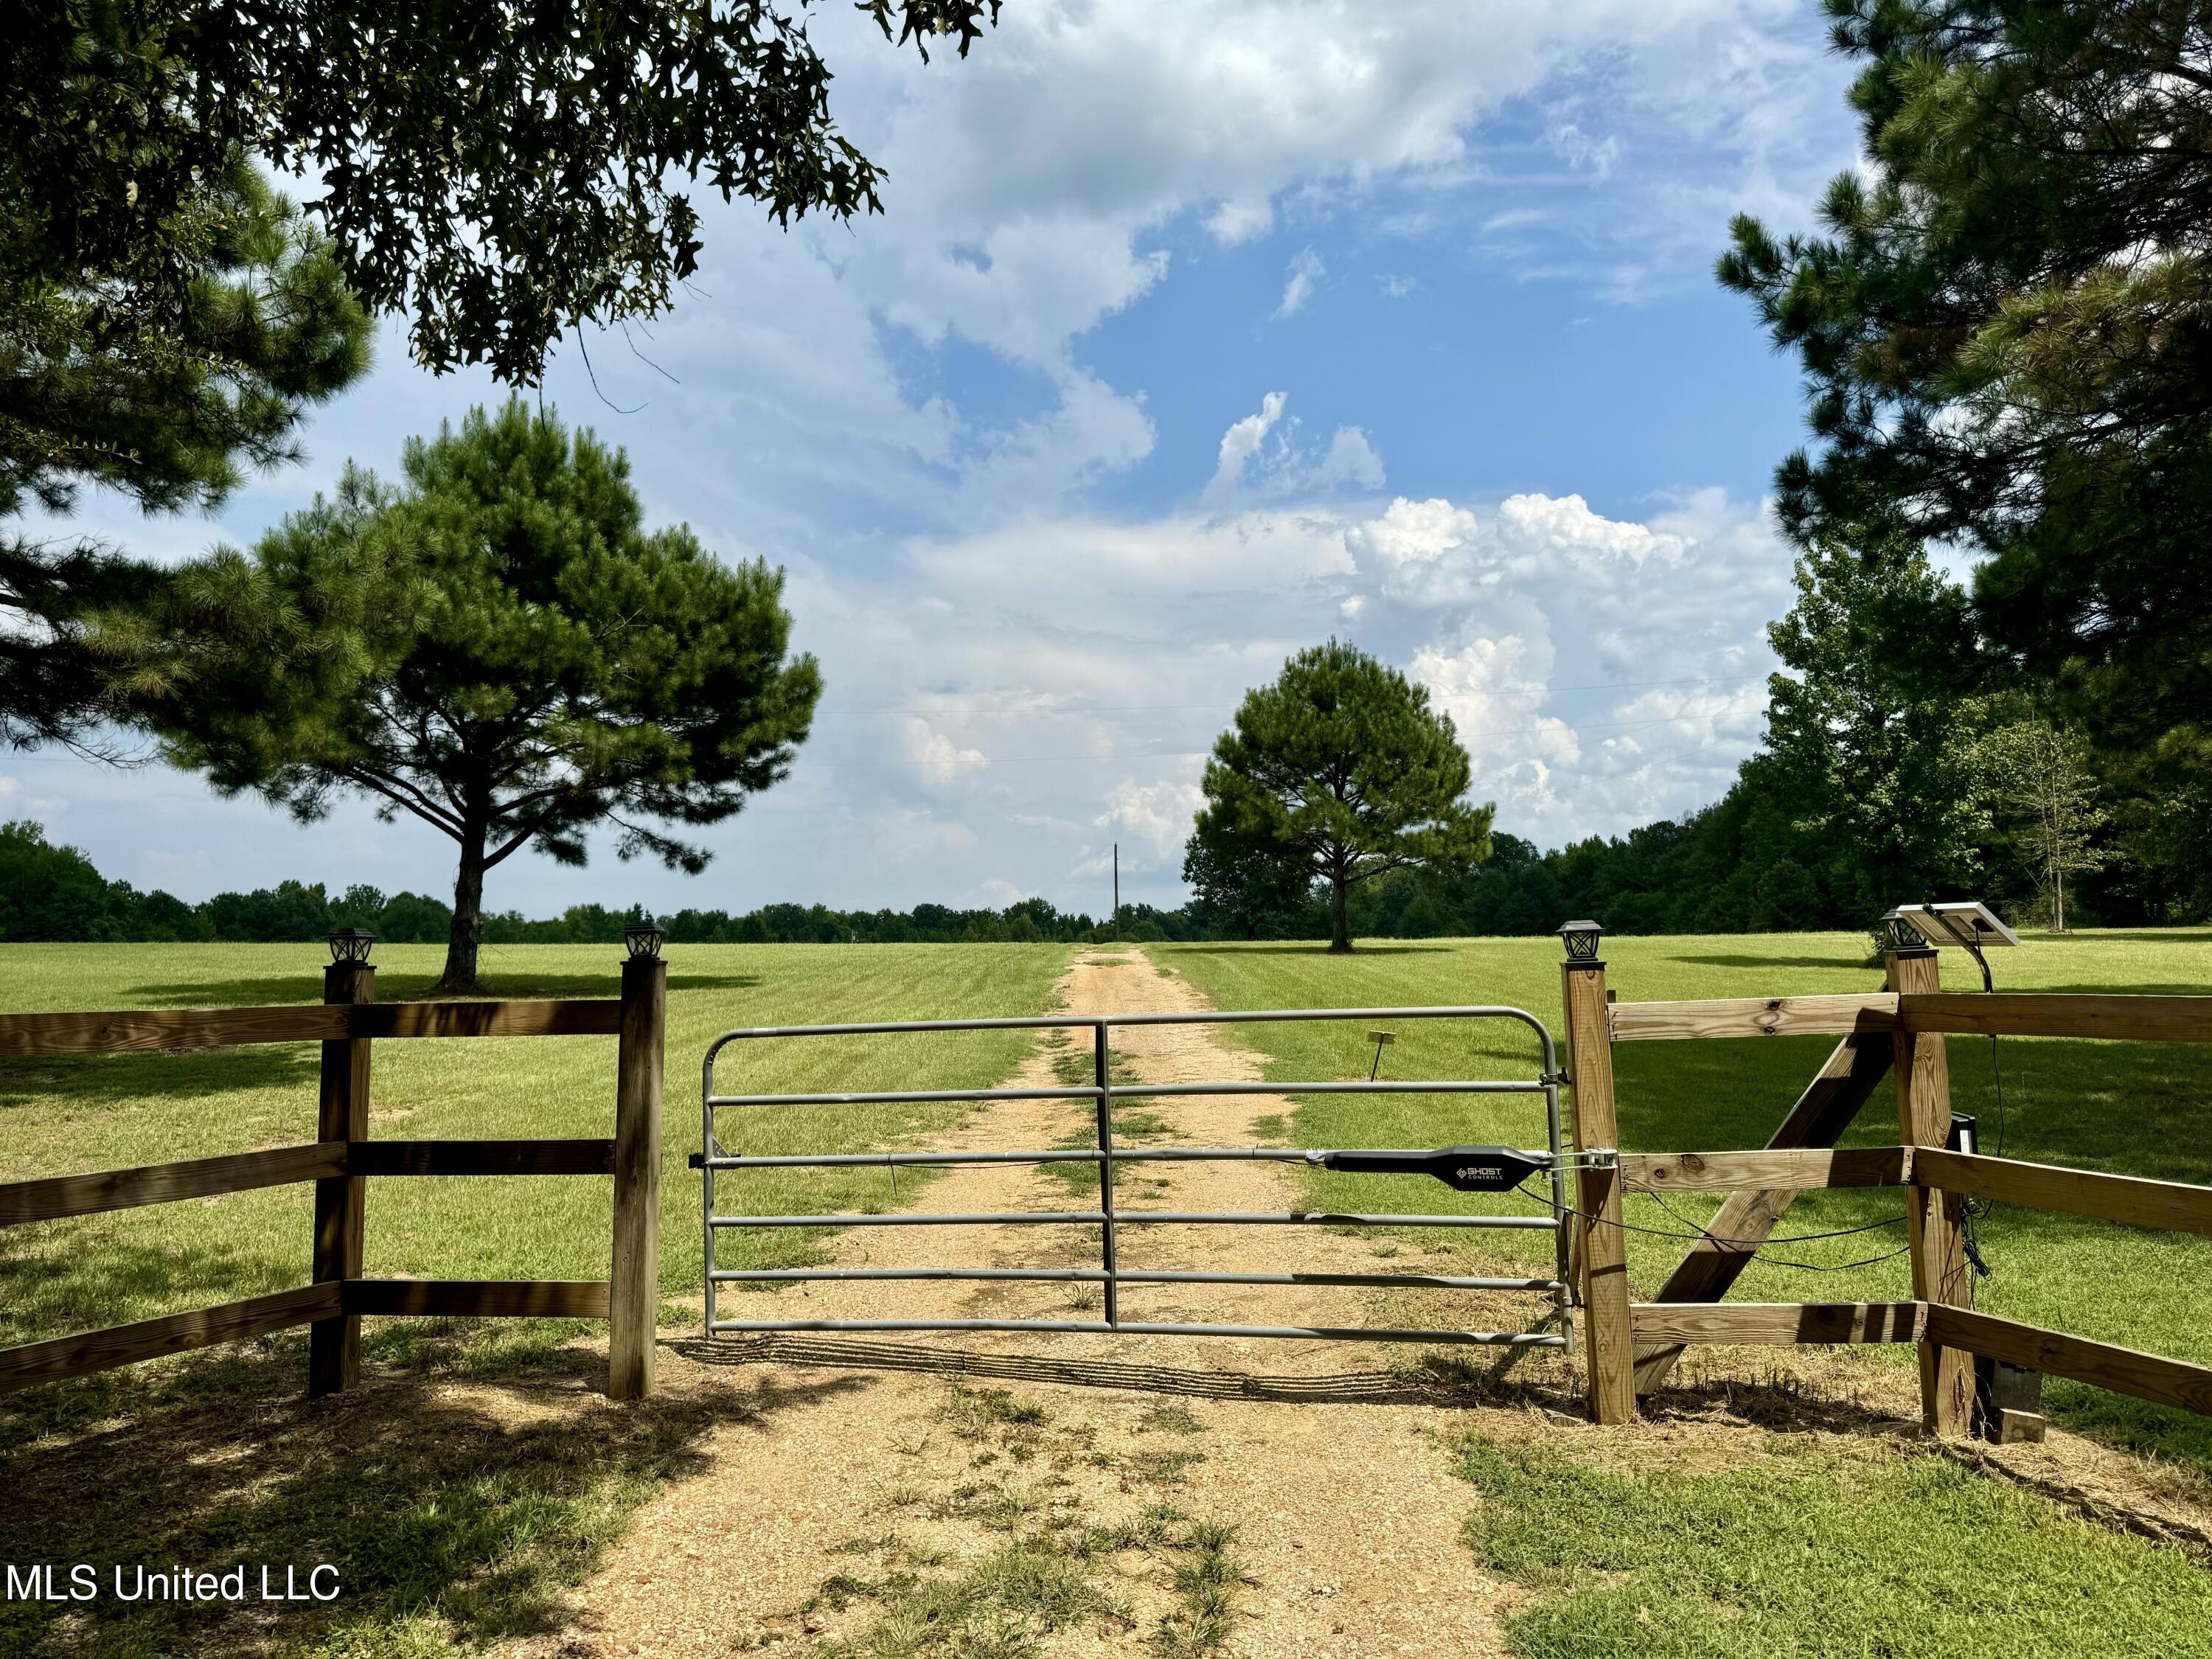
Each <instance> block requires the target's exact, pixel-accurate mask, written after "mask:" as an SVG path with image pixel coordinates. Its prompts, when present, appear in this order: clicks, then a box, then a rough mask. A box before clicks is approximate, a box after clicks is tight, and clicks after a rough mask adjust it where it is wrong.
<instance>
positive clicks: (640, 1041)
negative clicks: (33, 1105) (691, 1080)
mask: <svg viewBox="0 0 2212 1659" xmlns="http://www.w3.org/2000/svg"><path fill="white" fill-rule="evenodd" d="M375 975H376V970H375V969H374V968H373V967H371V966H369V965H368V963H366V962H339V963H333V964H332V965H331V967H330V968H329V969H326V970H325V975H324V984H323V995H324V1000H323V1001H322V1002H320V1003H310V1004H306V1005H302V1006H290V1007H276V1008H177V1009H147V1010H137V1011H133V1012H120V1013H88V1014H0V1057H32V1056H38V1057H43V1056H48V1055H65V1054H114V1053H134V1052H135V1053H143V1052H149V1051H159V1052H164V1053H182V1052H188V1051H191V1050H197V1049H210V1048H229V1047H233V1046H235V1045H238V1044H242V1043H255V1042H317V1043H320V1044H321V1045H322V1067H321V1073H320V1085H319V1138H318V1139H315V1140H313V1141H309V1142H306V1143H304V1144H302V1145H299V1146H272V1147H267V1148H264V1149H262V1150H260V1151H257V1152H234V1153H229V1154H228V1155H225V1156H223V1157H220V1158H189V1159H185V1160H182V1161H179V1162H177V1163H173V1164H150V1165H147V1166H145V1167H143V1168H140V1169H134V1170H106V1171H103V1172H100V1173H98V1174H93V1175H74V1176H46V1177H44V1178H42V1179H39V1180H32V1181H11V1182H0V1227H9V1226H18V1225H23V1224H25V1223H28V1222H34V1221H54V1220H60V1219H63V1218H67V1217H71V1216H83V1215H94V1214H98V1213H100V1212H104V1211H108V1210H121V1209H129V1208H132V1207H134V1206H139V1205H143V1204H164V1203H173V1202H175V1201H177V1200H182V1199H191V1198H206V1197H212V1196H214V1195H215V1194H220V1193H235V1192H246V1191H250V1190H252V1189H253V1188H262V1187H275V1186H284V1185H289V1184H293V1183H297V1182H313V1183H314V1187H315V1223H314V1226H315V1231H314V1251H313V1262H314V1265H313V1269H312V1272H313V1279H314V1282H313V1284H310V1285H302V1286H301V1287H300V1288H298V1289H296V1290H290V1291H277V1292H276V1293H275V1294H274V1295H270V1296H257V1297H247V1298H246V1299H245V1300H243V1301H240V1302H231V1303H226V1304H222V1306H220V1307H214V1308H200V1309H195V1310H191V1311H190V1312H187V1313H176V1314H165V1315H162V1316H161V1317H159V1318H156V1319H142V1320H137V1321H135V1322H131V1323H130V1324H125V1325H116V1326H112V1327H109V1328H106V1329H105V1330H97V1331H87V1332H82V1333H79V1334H76V1335H71V1336H61V1337H55V1338H52V1339H51V1340H46V1341H43V1342H30V1343H25V1344H22V1345H21V1346H15V1347H11V1348H0V1393H7V1392H9V1391H11V1390H13V1389H21V1388H27V1387H29V1386H31V1385H32V1384H34V1383H49V1382H55V1381H58V1380H60V1379H63V1378H65V1377H71V1376H85V1375H87V1374H88V1373H90V1372H94V1371H101V1370H109V1369H111V1368H112V1367H114V1366H117V1365H127V1364H133V1363H135V1362H137V1361H138V1360H142V1359H150V1358H155V1357H156V1356H158V1355H161V1354H170V1353H181V1352H185V1351H187V1350H190V1349H193V1348H203V1347H207V1346H210V1345H212V1344H216V1343H220V1342H240V1341H246V1340H250V1339H252V1338H254V1337H258V1336H264V1335H267V1334H270V1332H273V1331H281V1330H287V1329H291V1328H295V1327H298V1326H302V1325H304V1326H307V1327H308V1328H309V1329H310V1342H309V1355H308V1392H309V1393H310V1394H311V1395H324V1394H331V1393H335V1392H337V1391H339V1390H342V1389H347V1388H350V1387H351V1386H353V1384H354V1383H356V1381H358V1379H359V1375H360V1363H361V1362H360V1323H361V1320H362V1316H380V1315H392V1314H438V1315H447V1316H475V1317H487V1316H489V1317H546V1316H558V1317H563V1318H575V1319H604V1320H606V1321H608V1322H609V1326H610V1332H609V1350H610V1355H611V1358H610V1364H609V1375H608V1393H609V1394H610V1395H611V1396H612V1397H614V1398H616V1399H618V1400H627V1399H634V1398H636V1397H638V1396H640V1395H646V1394H649V1393H651V1392H652V1391H653V1327H654V1324H655V1322H656V1315H657V1314H658V1312H659V1243H658V1241H659V1225H658V1224H659V1169H660V1110H661V1070H662V1048H663V1044H664V1042H665V1027H666V1006H667V1004H666V986H667V969H666V964H665V963H664V962H662V961H661V959H660V958H659V957H658V956H657V955H650V954H648V955H641V956H633V957H630V958H629V959H628V960H627V961H625V962H624V963H623V977H622V992H623V994H622V995H621V996H620V997H619V998H607V999H593V1000H574V1001H558V1002H551V1001H512V1002H406V1003H378V1002H377V1001H375V1000H374V991H375ZM479 1036H518V1037H526V1036H612V1037H616V1038H617V1039H618V1052H617V1058H616V1073H617V1086H616V1098H615V1102H614V1106H615V1111H614V1128H615V1133H613V1134H612V1135H611V1136H606V1137H603V1138H594V1139H568V1140H547V1139H528V1140H374V1139H370V1138H369V1134H368V1124H369V1111H368V1106H369V1090H370V1079H371V1060H372V1055H373V1051H374V1044H375V1042H378V1041H380V1040H382V1039H385V1038H390V1037H479ZM552 1175H589V1176H613V1177H614V1181H615V1208H614V1230H613V1236H612V1238H611V1249H610V1253H609V1269H610V1271H609V1276H608V1278H607V1279H604V1280H586V1281H580V1280H559V1281H535V1280H497V1279H369V1278H367V1277H365V1276H364V1275H363V1273H362V1256H363V1254H364V1250H363V1246H364V1236H363V1235H364V1223H365V1205H364V1202H363V1200H364V1196H365V1182H367V1181H368V1180H369V1179H372V1178H376V1179H381V1178H385V1177H387V1176H552Z"/></svg>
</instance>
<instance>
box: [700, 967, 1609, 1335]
mask: <svg viewBox="0 0 2212 1659" xmlns="http://www.w3.org/2000/svg"><path fill="white" fill-rule="evenodd" d="M1440 1019H1449V1020H1509V1021H1518V1022H1520V1023H1521V1024H1524V1025H1526V1026H1527V1027H1528V1029H1529V1030H1531V1031H1532V1032H1534V1034H1535V1036H1536V1040H1537V1042H1538V1044H1539V1046H1540V1048H1541V1067H1540V1069H1539V1070H1538V1071H1537V1073H1536V1074H1535V1075H1534V1076H1532V1077H1529V1078H1527V1079H1514V1080H1510V1081H1502V1082H1500V1081H1474V1080H1449V1081H1428V1082H1417V1081H1399V1080H1391V1079H1370V1080H1366V1081H1353V1082H1330V1083H1126V1084H1117V1083H1114V1082H1112V1081H1111V1078H1112V1074H1113V1052H1112V1046H1111V1033H1112V1032H1113V1030H1115V1028H1116V1027H1126V1026H1139V1025H1235V1024H1257V1023H1260V1022H1263V1021H1281V1020H1368V1021H1375V1020H1390V1021H1402V1020H1440ZM1056 1029H1072V1030H1089V1031H1090V1032H1091V1082H1090V1083H1088V1084H1085V1085H1077V1086H1074V1087H1068V1088H1014V1089H928V1090H885V1091H865V1092H860V1093H854V1094H804V1093H782V1094H717V1093H715V1092H714V1062H715V1060H716V1058H717V1057H718V1056H719V1055H720V1054H721V1052H722V1050H723V1049H724V1048H727V1047H729V1046H730V1045H731V1044H732V1043H753V1042H762V1041H764V1040H768V1039H772V1038H783V1037H790V1038H805V1037H840V1036H884V1035H902V1034H907V1033H918V1032H925V1031H984V1030H1056ZM1378 1052H1379V1051H1378ZM701 1076H702V1085H701V1108H700V1144H701V1150H700V1152H698V1153H696V1154H695V1155H694V1156H693V1158H692V1159H691V1162H692V1164H693V1167H695V1168H696V1169H698V1170H700V1171H701V1180H702V1187H703V1194H702V1196H703V1200H704V1202H703V1212H704V1218H705V1226H704V1236H705V1238H704V1242H705V1251H706V1285H707V1333H708V1335H709V1336H710V1337H711V1336H713V1335H715V1334H722V1333H736V1332H763V1331H965V1330H983V1331H1083V1332H1096V1333H1101V1334H1109V1333H1128V1334H1139V1335H1172V1336H1254V1337H1261V1336H1265V1337H1303V1338H1322V1339H1335V1340H1346V1341H1366V1342H1435V1343H1480V1344H1487V1345H1492V1346H1504V1347H1532V1348H1534V1347H1553V1348H1571V1346H1572V1334H1571V1333H1572V1324H1571V1320H1570V1318H1569V1316H1568V1315H1569V1306H1570V1301H1571V1297H1570V1295H1569V1291H1568V1285H1569V1280H1570V1273H1569V1270H1568V1260H1567V1230H1566V1227H1565V1220H1566V1217H1567V1215H1568V1214H1569V1213H1570V1212H1569V1210H1568V1207H1567V1205H1566V1199H1565V1185H1564V1171H1565V1169H1566V1168H1567V1167H1569V1165H1570V1164H1571V1162H1572V1160H1571V1158H1570V1157H1568V1156H1567V1155H1566V1154H1565V1152H1564V1150H1563V1147H1562V1144H1561V1140H1560V1131H1559V1085H1560V1083H1561V1082H1562V1081H1563V1080H1564V1079H1563V1078H1562V1076H1561V1074H1560V1072H1559V1062H1558V1056H1557V1053H1556V1051H1555V1048H1554V1047H1553V1041H1552V1034H1551V1032H1550V1031H1549V1030H1547V1028H1546V1027H1545V1025H1544V1024H1543V1023H1542V1022H1541V1020H1539V1019H1537V1018H1535V1016H1534V1015H1533V1014H1530V1013H1528V1012H1526V1011H1525V1010H1522V1009H1519V1008H1510V1007H1445V1008H1437V1007H1426V1008H1301V1009H1270V1010H1266V1011H1261V1012H1207V1013H1189V1014H1182V1013H1165V1014H1124V1015H1087V1014H1062V1015H1044V1016H1040V1017H1037V1018H1018V1019H928V1020H901V1021H891V1022H881V1023H873V1024H846V1025H784V1026H765V1027H758V1028H755V1029H752V1030H735V1031H726V1032H724V1033H723V1034H722V1035H721V1036H719V1037H717V1038H715V1039H714V1042H713V1043H712V1044H711V1045H709V1046H708V1049H707V1055H706V1060H705V1062H704V1064H703V1066H702V1068H701ZM1407 1094H1424V1095H1498V1094H1528V1095H1541V1096H1542V1097H1543V1101H1544V1132H1545V1145H1544V1147H1543V1149H1542V1150H1541V1151H1535V1150H1516V1149H1514V1148H1510V1147H1504V1146H1447V1147H1437V1148H1431V1149H1406V1148H1360V1149H1345V1150H1333V1151H1305V1152H1300V1151H1293V1150H1290V1149H1287V1148H1275V1147H1259V1146H1213V1147H1184V1146H1174V1147H1152V1146H1115V1142H1114V1124H1113V1109H1114V1106H1115V1103H1116V1102H1118V1101H1125V1100H1139V1099H1159V1098H1162V1097H1178V1096H1182V1097H1188V1096H1202V1095H1286V1096H1287V1095H1407ZM1000 1100H1068V1101H1085V1102H1089V1103H1091V1106H1092V1121H1093V1123H1094V1124H1095V1126H1096V1129H1095V1138H1094V1142H1093V1144H1092V1145H1091V1146H1088V1147H1083V1146H1075V1147H1067V1146H1055V1147H1050V1148H1040V1149H1030V1150H1007V1151H977V1152H836V1153H800V1154H790V1155H787V1154H776V1155H769V1156H755V1155H748V1154H746V1153H744V1152H732V1151H730V1150H728V1149H727V1147H726V1145H725V1142H724V1139H723V1137H722V1136H721V1135H720V1134H718V1133H717V1130H716V1122H717V1120H716V1116H715V1114H716V1113H717V1112H718V1111H720V1110H724V1109H739V1110H742V1111H747V1112H750V1111H756V1110H759V1109H774V1108H781V1107H798V1106H819V1105H848V1104H860V1103H881V1104H893V1103H921V1102H956V1103H987V1102H991V1101H1000ZM1531 1127H1533V1125H1532V1126H1531ZM1229 1159H1261V1160H1267V1161H1273V1162H1277V1163H1285V1164H1306V1165H1310V1166H1314V1167H1318V1168H1322V1169H1330V1170H1349V1171H1355V1172H1364V1173H1378V1174H1393V1173H1395V1174H1408V1175H1414V1174H1418V1175H1425V1176H1432V1177H1434V1178H1436V1179H1437V1180H1440V1181H1443V1182H1445V1183H1446V1184H1447V1185H1449V1186H1450V1187H1452V1188H1455V1190H1458V1191H1462V1192H1505V1191H1510V1190H1512V1189H1514V1188H1518V1187H1520V1186H1522V1184H1523V1183H1524V1182H1527V1181H1528V1180H1529V1179H1531V1178H1533V1177H1534V1176H1536V1175H1539V1174H1541V1175H1543V1176H1546V1177H1547V1181H1548V1183H1549V1190H1550V1198H1549V1209H1550V1213H1549V1214H1548V1215H1395V1214H1376V1215H1364V1214H1338V1213H1334V1212H1297V1211H1293V1212H1215V1211H1203V1210H1200V1211H1180V1210H1127V1209H1118V1208H1117V1207H1116V1206H1115V1201H1114V1178H1113V1171H1114V1168H1115V1165H1116V1164H1165V1163H1197V1162H1206V1161H1212V1160H1229ZM1066 1163H1092V1164H1097V1166H1098V1206H1097V1208H1096V1209H1091V1210H1048V1211H1012V1212H985V1213H978V1214H933V1213H929V1212H893V1213H880V1214H842V1215H721V1214H717V1213H716V1212H715V1207H714V1188H715V1177H716V1176H717V1175H719V1174H720V1173H722V1172H723V1171H726V1170H759V1169H774V1168H791V1167H814V1168H822V1167H833V1166H856V1165H857V1166H877V1167H883V1168H887V1169H890V1170H893V1171H896V1170H897V1169H899V1168H901V1167H905V1168H909V1169H913V1168H923V1167H928V1166H933V1165H934V1166H952V1165H975V1164H1066ZM893 1180H894V1181H896V1174H894V1176H893ZM979 1224H987V1225H1017V1226H1037V1225H1091V1226H1095V1227H1097V1229H1098V1238H1099V1259H1098V1265H1097V1267H782V1268H726V1267H717V1266H716V1264H715V1260H714V1241H715V1238H716V1237H717V1236H718V1235H719V1234H720V1232H722V1231H724V1230H725V1229H729V1228H737V1227H957V1226H969V1225H979ZM1157 1225H1207V1226H1214V1225H1219V1226H1274V1225H1288V1226H1328V1227H1334V1226H1343V1225H1373V1226H1393V1227H1494V1228H1512V1229H1531V1230H1549V1231H1551V1233H1552V1234H1553V1243H1554V1251H1553V1260H1554V1262H1555V1267H1554V1272H1553V1276H1552V1277H1550V1278H1480V1277H1467V1276H1462V1275H1455V1274H1442V1273H1225V1272H1206V1271H1199V1270H1188V1271H1164V1270H1154V1269H1142V1270H1137V1269H1131V1268H1127V1267H1121V1266H1120V1265H1119V1261H1118V1252H1117V1243H1118V1238H1117V1236H1118V1234H1119V1232H1120V1230H1121V1229H1122V1228H1124V1227H1132V1226H1157ZM854 1279H1004V1280H1030V1281H1048V1282H1050V1281H1059V1282H1069V1283H1079V1284H1096V1285H1099V1286H1100V1287H1101V1292H1102V1300H1103V1304H1104V1306H1103V1312H1104V1314H1105V1317H1104V1318H1103V1319H1097V1320H1083V1319H944V1318H938V1319H931V1318H915V1319H725V1318H723V1317H722V1316H720V1310H719V1307H718V1303H717V1292H718V1291H719V1290H720V1287H721V1286H723V1285H732V1284H769V1285H775V1284H793V1283H799V1282H805V1281H818V1280H854ZM1122 1285H1372V1286H1376V1287H1378V1288H1385V1287H1419V1288H1429V1289H1442V1290H1461V1291H1532V1292H1536V1293H1540V1294H1544V1295H1547V1296H1548V1297H1550V1298H1551V1299H1552V1302H1553V1306H1554V1309H1555V1310H1556V1315H1557V1318H1558V1323H1559V1328H1558V1330H1557V1332H1556V1333H1554V1332H1547V1331H1543V1330H1539V1329H1532V1330H1522V1331H1468V1330H1408V1329H1393V1328H1361V1327H1349V1328H1337V1327H1312V1326H1297V1325H1204V1324H1163V1323H1157V1322H1149V1321H1132V1320H1125V1319H1123V1318H1122V1317H1121V1298H1120V1295H1119V1292H1120V1290H1121V1286H1122Z"/></svg>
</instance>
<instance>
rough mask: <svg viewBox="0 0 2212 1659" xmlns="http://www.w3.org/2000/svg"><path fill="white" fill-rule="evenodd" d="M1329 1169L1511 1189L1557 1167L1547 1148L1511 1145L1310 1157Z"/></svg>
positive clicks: (1481, 1189)
mask: <svg viewBox="0 0 2212 1659" xmlns="http://www.w3.org/2000/svg"><path fill="white" fill-rule="evenodd" d="M1309 1156H1310V1158H1312V1159H1313V1160H1314V1161H1316V1162H1317V1163H1319V1164H1320V1165H1321V1167H1322V1169H1324V1170H1344V1171H1346V1172H1347V1173H1349V1174H1353V1175H1425V1176H1435V1177H1436V1178H1437V1180H1438V1181H1441V1182H1443V1183H1444V1185H1445V1186H1447V1187H1449V1188H1451V1189H1452V1190H1453V1191H1454V1192H1460V1193H1507V1192H1510V1191H1512V1190H1513V1188H1516V1187H1518V1186H1519V1185H1520V1184H1521V1183H1522V1182H1524V1181H1526V1180H1528V1177H1529V1176H1532V1175H1535V1174H1538V1173H1540V1172H1541V1171H1543V1170H1548V1169H1550V1168H1551V1167H1552V1160H1551V1158H1550V1157H1549V1156H1548V1155H1547V1154H1545V1153H1541V1152H1516V1151H1515V1150H1514V1149H1513V1148H1512V1147H1510V1146H1443V1147H1439V1148H1437V1150H1436V1151H1434V1152H1423V1151H1420V1150H1419V1149H1414V1148H1409V1149H1407V1150H1403V1151H1401V1150H1397V1149H1395V1148H1394V1149H1389V1150H1372V1151H1358V1152H1321V1153H1316V1154H1310V1155H1309Z"/></svg>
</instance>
